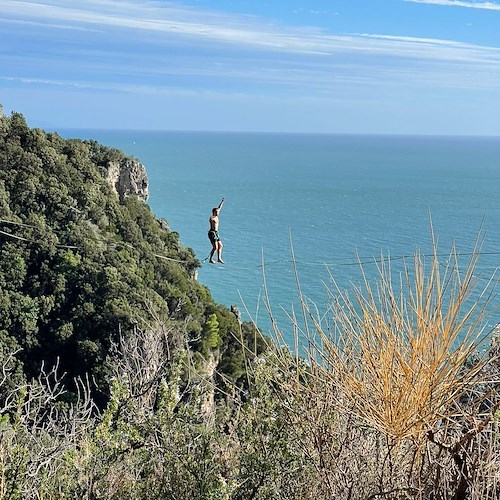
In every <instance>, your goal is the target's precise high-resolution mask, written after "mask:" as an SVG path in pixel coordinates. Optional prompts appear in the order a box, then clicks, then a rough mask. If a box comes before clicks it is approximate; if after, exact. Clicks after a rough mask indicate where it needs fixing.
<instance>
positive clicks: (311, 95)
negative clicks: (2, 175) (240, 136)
mask: <svg viewBox="0 0 500 500" xmlns="http://www.w3.org/2000/svg"><path fill="white" fill-rule="evenodd" d="M0 104H2V105H3V108H4V113H6V114H9V113H11V112H12V111H16V112H20V113H22V114H23V115H24V116H25V117H26V119H27V121H28V123H29V124H30V125H31V126H35V127H43V128H47V129H53V130H58V129H65V128H90V129H135V130H139V129H154V130H201V131H252V132H292V133H296V132H299V133H360V134H430V135H500V0H496V1H481V0H476V1H473V0H469V1H465V0H464V1H459V0H234V1H232V0H179V1H175V2H174V1H166V0H80V1H75V0H32V1H22V0H0Z"/></svg>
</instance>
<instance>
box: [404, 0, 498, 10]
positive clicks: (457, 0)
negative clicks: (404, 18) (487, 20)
mask: <svg viewBox="0 0 500 500" xmlns="http://www.w3.org/2000/svg"><path fill="white" fill-rule="evenodd" d="M405 2H411V3H427V4H432V5H445V6H449V7H466V8H469V9H484V10H500V4H498V3H495V2H463V1H461V0H405Z"/></svg>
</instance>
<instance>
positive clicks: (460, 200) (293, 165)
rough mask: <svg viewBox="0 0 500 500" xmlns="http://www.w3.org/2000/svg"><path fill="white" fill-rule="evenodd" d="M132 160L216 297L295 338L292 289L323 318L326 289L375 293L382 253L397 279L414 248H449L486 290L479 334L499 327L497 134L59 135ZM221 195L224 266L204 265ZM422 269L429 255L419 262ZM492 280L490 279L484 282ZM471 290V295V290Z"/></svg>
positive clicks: (330, 293)
mask: <svg viewBox="0 0 500 500" xmlns="http://www.w3.org/2000/svg"><path fill="white" fill-rule="evenodd" d="M58 132H59V133H60V134H61V135H62V136H63V137H77V138H80V139H94V140H96V141H98V142H100V143H102V144H105V145H107V146H111V147H115V148H118V149H120V150H122V151H123V152H124V153H126V154H127V155H131V156H133V157H136V158H138V159H139V160H140V161H141V162H142V163H143V164H144V165H145V167H146V170H147V173H148V177H149V181H150V185H149V193H150V196H149V200H148V204H149V206H150V207H151V209H152V211H153V212H154V214H155V215H156V216H157V217H158V218H164V219H166V220H167V222H168V224H169V226H170V228H171V230H173V231H176V232H178V233H179V235H180V240H181V242H182V243H183V244H184V245H185V246H187V247H190V248H192V249H193V250H194V252H195V254H196V256H197V258H198V259H199V260H200V262H201V264H202V265H201V268H200V269H199V272H198V280H199V281H200V282H201V283H202V284H204V285H206V286H207V287H208V288H209V290H210V292H211V294H212V296H213V297H214V299H215V300H216V301H217V302H218V303H221V304H224V305H226V306H227V307H231V306H236V307H238V309H239V310H240V312H241V313H242V318H243V319H244V320H247V321H255V322H256V323H257V325H258V326H259V327H260V328H261V329H262V330H263V331H264V333H270V332H271V329H272V322H271V321H270V315H269V310H270V311H271V315H272V317H273V319H274V321H275V322H276V324H277V325H278V326H279V328H280V330H281V331H282V332H283V335H284V339H285V342H286V343H290V344H291V343H292V342H293V333H292V331H293V327H292V321H291V317H293V316H294V315H296V316H298V317H300V316H301V314H302V313H301V308H300V301H299V300H298V296H299V291H300V293H301V294H302V296H303V297H306V298H307V301H308V304H311V305H312V307H313V308H314V309H315V311H317V314H318V317H321V318H326V317H327V315H328V310H329V306H330V304H331V302H332V297H335V296H336V294H338V293H339V291H342V293H344V291H346V292H347V293H349V294H352V293H354V290H355V289H356V288H359V287H361V288H362V287H363V279H364V277H365V278H366V280H367V281H368V282H369V283H370V286H373V287H374V289H375V287H376V285H377V283H378V282H380V276H379V274H378V273H379V272H378V269H379V268H380V262H381V259H383V260H384V261H385V264H386V266H387V265H388V264H390V268H391V273H392V275H393V277H394V283H396V284H397V283H399V279H400V275H401V273H402V272H403V270H404V268H405V266H407V267H408V266H409V267H410V268H411V267H412V266H413V256H414V254H415V252H417V251H418V252H420V254H421V255H422V256H423V259H424V261H425V260H429V259H430V256H431V255H432V253H433V241H435V242H436V243H437V248H438V254H439V256H440V257H439V258H440V264H441V266H442V268H443V272H444V269H445V268H446V265H447V263H448V261H449V256H450V252H451V251H452V249H453V248H455V249H456V252H457V253H458V255H459V262H460V265H461V267H463V269H465V266H466V265H467V261H468V259H469V258H470V256H471V254H472V253H474V252H475V251H479V254H480V255H479V260H478V263H477V266H476V271H475V275H474V276H475V278H477V283H478V285H477V286H478V288H477V290H482V289H483V288H484V287H485V286H487V285H488V284H489V286H490V289H491V290H492V291H493V292H492V296H491V302H490V306H489V308H488V311H489V316H488V317H487V319H485V320H484V322H483V327H484V328H485V330H486V331H488V330H491V329H492V328H493V327H494V326H495V325H496V324H497V323H499V322H500V310H499V305H500V297H499V295H498V290H499V287H498V286H497V287H496V289H495V282H498V278H499V272H498V265H499V262H500V138H499V137H448V136H445V137H441V136H439V137H437V136H385V135H380V136H378V135H327V134H277V133H227V132H220V133H217V132H170V131H133V130H123V131H120V130H88V129H87V130H60V131H58ZM222 197H224V199H225V203H224V206H223V208H222V210H221V213H220V228H219V233H220V236H221V239H222V241H223V244H224V248H223V259H224V261H225V264H215V265H214V264H210V263H208V260H206V259H207V257H208V255H209V252H210V249H211V245H210V242H209V240H208V237H207V232H208V228H209V223H208V218H209V216H210V215H211V210H212V208H213V207H216V206H217V205H218V204H219V203H220V201H221V199H222ZM426 265H427V264H426ZM490 278H493V280H492V281H491V282H490ZM476 293H477V296H479V292H476Z"/></svg>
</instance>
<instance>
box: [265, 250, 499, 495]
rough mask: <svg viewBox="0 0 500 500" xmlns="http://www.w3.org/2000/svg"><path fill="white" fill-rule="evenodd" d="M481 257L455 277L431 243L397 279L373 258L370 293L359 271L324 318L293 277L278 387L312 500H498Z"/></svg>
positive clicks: (487, 290) (495, 399)
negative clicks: (295, 307)
mask: <svg viewBox="0 0 500 500" xmlns="http://www.w3.org/2000/svg"><path fill="white" fill-rule="evenodd" d="M479 249H480V246H479V245H476V247H475V248H474V249H473V251H472V252H471V254H470V257H469V258H468V262H467V263H466V265H465V268H464V269H463V270H462V269H461V267H460V265H459V264H460V262H461V260H462V259H461V258H460V255H459V253H458V252H457V251H456V249H454V248H453V249H452V251H451V252H450V253H449V255H447V257H446V258H445V259H444V261H445V262H444V264H443V263H442V262H441V259H440V256H439V254H438V249H437V244H436V243H435V242H434V245H433V253H432V255H431V256H423V255H421V254H420V253H419V252H416V253H415V255H414V258H413V261H412V262H411V263H408V262H406V263H405V264H404V268H403V271H402V272H400V273H399V274H397V277H396V278H395V277H394V274H395V273H393V271H392V269H391V265H390V259H384V258H381V259H380V261H379V262H378V264H377V271H378V279H377V283H376V284H375V285H373V284H372V283H370V281H369V279H368V277H367V274H366V273H365V272H364V270H363V268H362V267H361V273H362V278H363V279H362V287H357V288H354V292H351V294H349V293H348V292H346V291H343V290H340V289H339V287H338V286H337V285H336V284H335V280H334V279H333V277H332V279H331V282H332V288H331V289H330V292H329V293H330V306H329V311H328V314H327V315H324V314H320V313H319V312H318V311H317V310H316V308H315V306H314V304H311V303H310V302H309V301H308V299H307V298H306V297H305V296H304V295H303V294H302V291H301V287H300V280H299V277H298V272H297V268H296V267H295V273H296V278H297V289H298V295H299V299H300V311H299V313H296V312H294V311H292V312H291V313H290V314H289V317H290V319H291V322H292V328H293V332H294V335H295V353H294V355H292V356H290V355H288V354H287V353H286V352H283V351H278V355H277V362H278V364H279V365H280V366H281V375H280V378H279V380H275V382H274V383H276V384H277V385H279V386H280V389H281V391H278V392H279V393H280V394H281V395H280V396H279V397H281V398H283V405H284V406H285V407H286V408H288V409H289V410H290V417H289V418H290V423H291V425H293V426H294V427H295V429H296V435H297V439H298V440H299V441H300V442H301V445H302V447H303V449H304V452H305V455H306V456H308V457H309V459H310V460H311V463H312V464H314V467H315V469H316V471H317V473H318V483H317V484H318V491H317V494H318V495H321V496H322V497H324V498H436V499H437V498H443V499H445V498H450V499H451V498H453V499H460V498H497V497H498V495H500V467H499V465H498V464H499V459H500V454H499V450H500V446H499V433H498V420H499V417H500V415H499V413H498V409H499V394H498V388H499V373H500V370H499V368H498V366H499V365H498V350H497V351H496V352H494V350H492V348H491V347H489V346H488V345H487V342H486V339H487V338H488V336H489V335H490V334H491V331H487V329H486V325H487V318H488V314H489V313H490V312H491V311H492V309H493V299H494V298H495V296H494V289H495V280H494V277H490V279H485V278H484V277H483V276H480V275H478V274H477V271H476V269H477V266H476V264H477V260H478V258H479V255H480V251H479ZM292 259H293V260H294V259H295V257H294V254H293V246H292ZM264 281H265V276H264ZM264 291H265V300H266V303H267V307H268V312H269V313H270V315H271V316H273V312H272V310H271V307H270V301H269V298H268V297H267V290H266V287H264ZM272 324H273V326H274V335H275V342H276V343H277V344H283V343H284V334H283V332H282V330H281V329H280V327H279V326H278V325H277V323H276V322H275V321H274V319H273V321H272ZM300 345H302V346H305V347H304V352H305V353H306V356H305V358H306V359H305V360H303V359H301V357H300V356H299V346H300ZM283 374H286V375H285V376H283Z"/></svg>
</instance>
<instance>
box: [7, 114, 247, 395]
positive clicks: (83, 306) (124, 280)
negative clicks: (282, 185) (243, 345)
mask: <svg viewBox="0 0 500 500" xmlns="http://www.w3.org/2000/svg"><path fill="white" fill-rule="evenodd" d="M111 161H118V162H120V161H126V157H125V156H124V155H123V153H121V152H120V151H118V150H116V149H113V148H108V147H106V146H103V145H100V144H98V143H97V142H95V141H81V140H78V139H63V138H61V137H60V136H58V135H57V134H54V133H46V132H44V131H42V130H40V129H31V128H29V127H28V126H27V124H26V122H25V120H24V118H23V116H22V115H20V114H18V113H13V114H12V115H11V116H10V117H5V116H1V117H0V231H1V232H0V243H1V246H0V334H1V336H0V341H1V343H2V345H5V346H10V345H14V346H18V347H19V351H18V352H17V354H16V356H15V357H16V359H17V360H18V362H19V363H22V366H23V369H24V373H25V374H26V376H27V377H28V378H30V377H34V376H36V375H37V374H38V372H39V370H40V367H41V363H42V362H45V363H46V364H48V365H53V364H55V363H56V361H57V360H60V361H59V362H60V367H61V370H62V371H64V372H66V373H67V375H68V377H67V380H72V379H73V378H75V377H82V376H85V374H89V375H91V376H92V378H93V379H94V380H95V381H96V382H97V389H96V391H95V397H96V398H97V399H98V400H99V401H100V403H101V404H104V401H105V399H106V397H107V396H106V394H107V393H108V392H109V391H108V387H107V378H106V373H105V369H104V361H105V359H106V357H107V355H108V353H109V349H110V347H111V345H112V344H113V343H115V342H116V341H117V339H118V336H119V332H122V333H126V332H133V331H134V328H135V327H136V326H140V327H146V326H147V324H148V322H149V321H150V319H151V316H154V315H158V314H162V311H164V309H165V308H166V309H167V311H168V314H169V316H170V318H171V320H172V321H178V322H180V323H182V325H183V330H184V333H185V337H186V339H187V341H188V342H189V341H192V340H193V339H197V338H198V337H199V335H200V334H201V333H202V332H203V331H206V329H207V328H208V329H209V330H210V327H208V326H207V325H209V324H210V322H213V321H214V319H213V315H214V314H215V315H216V316H217V318H221V320H219V319H217V321H220V326H219V328H218V330H219V331H218V332H217V333H215V331H213V332H212V331H211V330H210V332H212V333H209V334H208V338H207V340H206V342H205V343H203V345H200V344H197V343H196V342H193V343H192V345H191V346H190V349H196V348H200V349H206V348H210V349H213V348H215V347H219V343H220V344H221V345H220V347H221V348H222V349H221V353H222V354H221V355H224V349H225V348H226V347H228V348H229V349H231V350H233V351H234V352H237V351H238V350H241V349H240V348H239V347H238V343H237V342H235V341H234V340H233V336H232V335H231V334H230V333H229V332H230V331H233V332H236V331H238V323H237V321H236V318H235V317H234V315H232V314H231V313H229V311H227V309H225V308H224V307H222V306H219V305H217V304H215V303H214V301H213V300H212V298H211V296H210V293H209V292H208V290H207V289H206V288H204V287H203V286H202V285H200V284H199V283H198V282H197V281H196V280H195V279H194V274H195V270H196V268H197V267H198V266H199V262H198V260H197V259H196V258H195V256H194V254H193V251H192V250H191V249H189V248H185V247H184V246H183V245H182V244H181V243H180V241H179V236H178V234H177V233H175V232H172V231H170V230H169V229H167V228H166V226H165V224H162V223H160V221H158V220H157V219H156V218H155V217H154V215H153V214H152V212H151V210H150V209H149V207H148V206H147V205H146V204H145V203H144V202H142V201H141V200H139V199H138V198H137V197H135V196H128V197H124V198H123V199H119V198H118V196H116V194H115V193H114V192H113V191H112V188H111V185H110V184H109V182H108V181H107V172H108V167H109V164H110V162H111ZM210 318H212V319H210ZM222 318H224V319H223V320H222ZM220 339H224V345H222V340H220ZM180 344H181V345H183V346H185V344H186V342H181V343H180ZM0 349H1V346H0ZM227 368H228V369H229V370H233V371H238V372H240V371H241V369H242V368H241V367H238V366H237V365H236V366H231V365H229V364H228V365H227ZM227 375H228V376H230V377H232V376H233V374H232V373H227Z"/></svg>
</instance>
